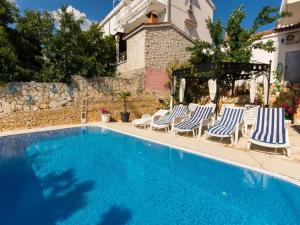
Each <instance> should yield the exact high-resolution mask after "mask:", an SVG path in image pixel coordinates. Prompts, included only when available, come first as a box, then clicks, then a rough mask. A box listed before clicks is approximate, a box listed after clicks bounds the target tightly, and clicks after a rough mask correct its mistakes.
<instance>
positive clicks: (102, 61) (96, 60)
mask: <svg viewBox="0 0 300 225" xmlns="http://www.w3.org/2000/svg"><path fill="white" fill-rule="evenodd" d="M84 35H85V39H86V46H85V49H84V51H85V52H84V55H85V57H84V58H83V67H82V71H81V72H80V74H82V75H83V76H86V77H93V76H95V75H99V76H112V75H113V74H114V72H115V66H114V63H115V61H116V51H115V39H114V38H113V37H111V36H106V37H104V35H103V32H102V29H101V27H100V26H99V24H98V23H93V24H92V25H91V26H90V27H89V29H88V30H87V31H85V32H84Z"/></svg>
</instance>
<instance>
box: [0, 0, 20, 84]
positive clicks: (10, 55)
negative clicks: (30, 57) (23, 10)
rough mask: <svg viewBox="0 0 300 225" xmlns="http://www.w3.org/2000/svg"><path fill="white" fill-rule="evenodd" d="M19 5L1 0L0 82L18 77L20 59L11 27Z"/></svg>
mask: <svg viewBox="0 0 300 225" xmlns="http://www.w3.org/2000/svg"><path fill="white" fill-rule="evenodd" d="M17 15H18V10H17V7H16V6H15V5H14V4H12V3H10V2H8V1H6V0H0V82H9V81H11V80H14V79H17V77H18V74H19V73H18V72H19V71H18V70H19V68H18V66H17V64H18V59H17V55H16V52H15V48H14V46H13V45H12V43H11V40H10V35H9V34H10V33H11V30H12V28H11V27H10V26H11V25H12V24H13V23H14V22H15V21H16V19H17Z"/></svg>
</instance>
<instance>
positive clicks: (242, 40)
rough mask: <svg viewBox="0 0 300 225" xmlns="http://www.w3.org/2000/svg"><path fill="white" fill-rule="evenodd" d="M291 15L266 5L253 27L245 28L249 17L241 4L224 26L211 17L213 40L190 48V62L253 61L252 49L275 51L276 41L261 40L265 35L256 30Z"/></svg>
mask: <svg viewBox="0 0 300 225" xmlns="http://www.w3.org/2000/svg"><path fill="white" fill-rule="evenodd" d="M289 15H290V14H289V13H288V12H283V13H279V9H278V8H273V7H270V6H264V7H263V8H262V9H261V10H260V12H259V13H258V15H257V17H256V18H255V20H254V22H253V25H252V27H251V28H250V29H246V28H244V27H242V22H243V20H244V19H245V18H246V12H245V9H244V6H240V7H239V8H237V9H235V10H234V11H233V12H232V13H231V15H230V17H229V19H228V21H227V24H226V25H225V27H224V26H222V24H221V22H220V20H216V21H215V22H212V21H211V19H208V20H207V21H206V23H207V28H208V30H209V32H210V35H211V38H212V43H209V42H205V41H198V42H196V44H195V45H194V46H193V47H191V48H189V49H188V50H189V51H190V52H191V54H192V57H191V63H193V64H197V63H201V62H207V61H211V60H213V61H214V62H215V63H216V62H221V61H226V62H250V60H251V56H252V51H253V49H262V50H265V51H268V52H272V51H275V50H276V49H275V47H274V46H273V44H274V43H273V41H271V40H270V41H267V42H263V41H261V39H262V35H261V34H258V33H257V31H258V30H259V29H260V28H261V27H263V26H265V25H267V24H270V23H273V22H275V21H276V20H277V19H280V18H283V17H286V16H289ZM224 34H225V35H224ZM224 36H225V37H224Z"/></svg>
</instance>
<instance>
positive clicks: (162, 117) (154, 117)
mask: <svg viewBox="0 0 300 225" xmlns="http://www.w3.org/2000/svg"><path fill="white" fill-rule="evenodd" d="M165 118H167V116H160V115H156V116H155V115H154V116H152V122H154V121H157V120H161V119H165Z"/></svg>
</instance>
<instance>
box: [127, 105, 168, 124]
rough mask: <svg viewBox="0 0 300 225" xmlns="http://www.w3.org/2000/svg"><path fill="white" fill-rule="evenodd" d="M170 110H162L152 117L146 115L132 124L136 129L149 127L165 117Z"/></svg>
mask: <svg viewBox="0 0 300 225" xmlns="http://www.w3.org/2000/svg"><path fill="white" fill-rule="evenodd" d="M168 112H169V110H164V109H160V110H158V111H157V112H156V113H154V114H153V116H151V115H150V114H144V115H142V117H141V118H140V119H136V120H133V121H132V124H133V125H134V126H136V127H144V128H146V127H148V126H150V124H151V122H154V121H156V120H159V119H160V118H161V117H163V116H165V115H166V114H167V113H168Z"/></svg>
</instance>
